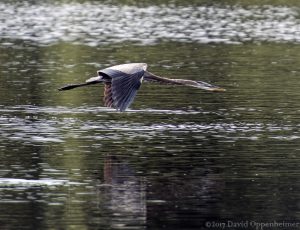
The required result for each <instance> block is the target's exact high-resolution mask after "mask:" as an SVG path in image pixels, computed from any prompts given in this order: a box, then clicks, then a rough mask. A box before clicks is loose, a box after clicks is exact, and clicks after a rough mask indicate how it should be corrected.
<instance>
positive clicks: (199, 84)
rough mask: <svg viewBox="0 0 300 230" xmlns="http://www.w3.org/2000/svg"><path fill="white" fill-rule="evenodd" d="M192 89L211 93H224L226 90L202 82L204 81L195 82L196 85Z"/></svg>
mask: <svg viewBox="0 0 300 230" xmlns="http://www.w3.org/2000/svg"><path fill="white" fill-rule="evenodd" d="M194 87H196V88H199V89H204V90H207V91H212V92H224V91H226V89H224V88H221V87H219V86H215V85H212V84H209V83H207V82H204V81H197V84H196V85H194Z"/></svg>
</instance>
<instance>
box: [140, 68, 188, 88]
mask: <svg viewBox="0 0 300 230" xmlns="http://www.w3.org/2000/svg"><path fill="white" fill-rule="evenodd" d="M144 80H145V81H152V82H157V83H164V84H172V85H183V84H182V83H181V82H180V81H177V79H170V78H166V77H160V76H157V75H155V74H153V73H150V72H148V71H146V72H145V74H144Z"/></svg>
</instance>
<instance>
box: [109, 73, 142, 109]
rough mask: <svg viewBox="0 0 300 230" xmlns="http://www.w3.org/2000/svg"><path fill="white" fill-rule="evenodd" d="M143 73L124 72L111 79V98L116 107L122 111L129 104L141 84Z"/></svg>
mask: <svg viewBox="0 0 300 230" xmlns="http://www.w3.org/2000/svg"><path fill="white" fill-rule="evenodd" d="M143 74H144V73H143V72H137V73H135V74H132V75H127V74H124V75H121V76H118V77H114V78H113V79H112V84H111V85H112V98H113V101H114V107H115V108H116V109H118V110H120V111H124V110H126V109H127V108H128V107H129V106H130V104H131V103H132V102H133V100H134V97H135V95H136V94H137V91H138V89H139V88H140V86H141V81H142V77H143Z"/></svg>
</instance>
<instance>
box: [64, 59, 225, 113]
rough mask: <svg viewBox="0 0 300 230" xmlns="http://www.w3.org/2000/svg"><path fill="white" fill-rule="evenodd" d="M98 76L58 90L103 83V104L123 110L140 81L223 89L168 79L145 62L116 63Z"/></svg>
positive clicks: (189, 81) (131, 100)
mask: <svg viewBox="0 0 300 230" xmlns="http://www.w3.org/2000/svg"><path fill="white" fill-rule="evenodd" d="M97 73H98V76H97V77H92V78H90V79H88V80H86V82H84V83H81V84H68V85H66V86H63V87H62V88H60V89H59V90H69V89H74V88H77V87H81V86H86V85H92V84H97V83H104V100H103V101H104V105H105V106H107V107H112V108H116V109H117V110H119V111H125V110H126V109H127V108H128V107H129V106H130V104H131V103H132V102H133V99H134V97H135V95H136V93H137V91H138V89H139V88H140V86H141V83H142V81H143V80H144V81H149V82H157V83H163V84H172V85H185V86H191V87H195V88H199V89H204V90H208V91H225V89H223V88H220V87H218V86H214V85H211V84H209V83H206V82H203V81H193V80H186V79H170V78H165V77H159V76H157V75H155V74H153V73H150V72H148V71H147V64H145V63H130V64H123V65H116V66H112V67H108V68H105V69H102V70H99V71H97Z"/></svg>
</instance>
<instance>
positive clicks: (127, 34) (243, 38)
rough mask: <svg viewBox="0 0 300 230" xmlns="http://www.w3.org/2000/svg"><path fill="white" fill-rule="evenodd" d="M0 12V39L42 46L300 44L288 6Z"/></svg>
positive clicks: (60, 7)
mask: <svg viewBox="0 0 300 230" xmlns="http://www.w3.org/2000/svg"><path fill="white" fill-rule="evenodd" d="M0 11H1V14H0V21H1V24H0V38H8V39H22V40H30V41H32V42H35V43H37V44H43V45H49V44H54V43H58V42H61V41H63V42H72V43H75V44H85V45H89V46H97V45H101V44H108V43H119V42H124V41H132V42H137V43H141V44H153V43H156V42H158V41H161V40H168V41H180V42H198V43H208V42H215V43H241V42H247V41H275V42H297V43H298V42H300V31H299V29H298V28H299V22H300V21H299V20H300V19H299V14H298V10H297V8H289V7H273V6H262V7H258V6H251V7H247V8H243V7H241V6H227V7H225V6H224V7H220V6H185V7H180V6H172V5H170V6H148V7H136V6H122V5H108V4H99V3H98V2H97V3H82V4H80V3H65V4H58V3H53V4H48V3H42V4H37V5H31V4H28V3H19V4H10V3H0ZM6 43H7V42H3V43H2V45H5V44H6Z"/></svg>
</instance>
